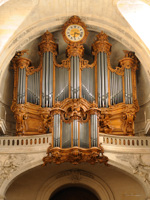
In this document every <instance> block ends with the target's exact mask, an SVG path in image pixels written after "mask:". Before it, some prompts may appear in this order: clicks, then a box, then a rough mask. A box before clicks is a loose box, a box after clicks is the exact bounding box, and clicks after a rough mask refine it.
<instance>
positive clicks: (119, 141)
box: [99, 133, 150, 148]
mask: <svg viewBox="0 0 150 200" xmlns="http://www.w3.org/2000/svg"><path fill="white" fill-rule="evenodd" d="M99 143H101V144H102V145H106V146H107V145H111V146H117V147H119V146H121V147H132V148H133V147H136V148H137V147H149V148H150V137H139V136H113V135H106V134H101V133H100V134H99Z"/></svg>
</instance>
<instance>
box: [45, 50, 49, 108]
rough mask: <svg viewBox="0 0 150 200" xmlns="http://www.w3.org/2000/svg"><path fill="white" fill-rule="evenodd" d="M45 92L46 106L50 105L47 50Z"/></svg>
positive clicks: (47, 54) (47, 55) (47, 53)
mask: <svg viewBox="0 0 150 200" xmlns="http://www.w3.org/2000/svg"><path fill="white" fill-rule="evenodd" d="M45 80H46V82H45V89H46V90H45V94H46V107H48V88H49V52H46V70H45Z"/></svg>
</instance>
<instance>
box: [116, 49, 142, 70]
mask: <svg viewBox="0 0 150 200" xmlns="http://www.w3.org/2000/svg"><path fill="white" fill-rule="evenodd" d="M124 53H125V57H124V58H123V59H122V60H120V61H119V65H120V66H121V67H123V68H127V69H129V68H132V69H133V70H134V71H136V70H137V67H138V64H139V60H138V59H137V57H136V56H135V53H134V52H132V51H127V50H124Z"/></svg>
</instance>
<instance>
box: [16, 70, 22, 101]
mask: <svg viewBox="0 0 150 200" xmlns="http://www.w3.org/2000/svg"><path fill="white" fill-rule="evenodd" d="M20 79H21V78H20V68H19V69H18V93H17V103H18V104H19V103H20Z"/></svg>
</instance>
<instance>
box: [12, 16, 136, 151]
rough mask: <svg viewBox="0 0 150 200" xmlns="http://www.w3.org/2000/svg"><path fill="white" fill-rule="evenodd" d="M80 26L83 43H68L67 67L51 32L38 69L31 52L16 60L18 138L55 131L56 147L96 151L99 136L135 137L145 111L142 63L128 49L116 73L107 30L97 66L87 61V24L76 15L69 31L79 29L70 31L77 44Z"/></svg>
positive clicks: (96, 51) (95, 49) (96, 52)
mask: <svg viewBox="0 0 150 200" xmlns="http://www.w3.org/2000/svg"><path fill="white" fill-rule="evenodd" d="M78 24H79V25H80V26H82V27H83V30H84V36H83V39H80V38H79V41H77V42H76V41H71V40H68V39H66V41H67V43H68V46H67V49H66V52H67V59H66V60H63V61H62V63H61V64H58V63H57V44H56V43H55V41H54V39H53V35H52V34H51V33H50V32H48V31H46V33H44V35H43V36H42V42H41V43H40V44H39V55H40V64H39V66H38V67H37V68H36V67H33V66H32V64H31V61H30V60H29V59H27V58H25V57H24V53H26V52H25V51H22V52H17V53H16V55H15V56H14V58H13V60H12V64H13V69H14V92H13V103H12V106H11V109H12V111H13V112H14V116H15V118H16V134H17V135H33V134H45V133H52V136H53V144H52V146H53V147H61V148H71V147H74V146H79V147H84V148H90V147H96V146H98V134H99V133H106V134H117V135H134V119H135V116H136V112H137V111H138V109H139V106H138V101H137V95H136V70H137V66H138V59H137V58H136V56H135V54H134V53H133V52H129V51H124V53H125V56H124V58H123V59H122V60H120V61H119V65H118V66H117V67H116V68H115V69H113V68H112V67H111V63H110V54H111V44H110V43H109V41H108V36H107V35H106V34H105V33H104V32H101V33H99V34H98V35H97V38H96V40H95V41H94V43H93V45H92V54H93V56H94V62H93V63H92V64H89V62H88V61H87V60H84V59H83V54H84V46H83V42H85V40H86V38H87V35H88V31H87V29H86V26H85V24H84V23H83V22H81V20H80V18H78V17H77V16H74V17H72V18H71V19H70V20H69V22H67V23H65V24H64V26H63V30H66V27H68V26H71V25H73V28H72V29H71V30H70V33H73V34H74V35H73V36H74V38H73V40H75V39H78V34H77V33H78V30H76V26H77V25H78ZM80 26H79V28H80ZM67 30H68V29H67ZM72 30H74V31H73V32H71V31H72ZM83 30H82V31H83ZM70 33H69V34H70ZM63 36H64V38H65V32H64V31H63ZM73 36H72V37H73ZM70 37H71V36H70ZM58 77H59V78H58ZM59 81H60V82H59Z"/></svg>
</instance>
